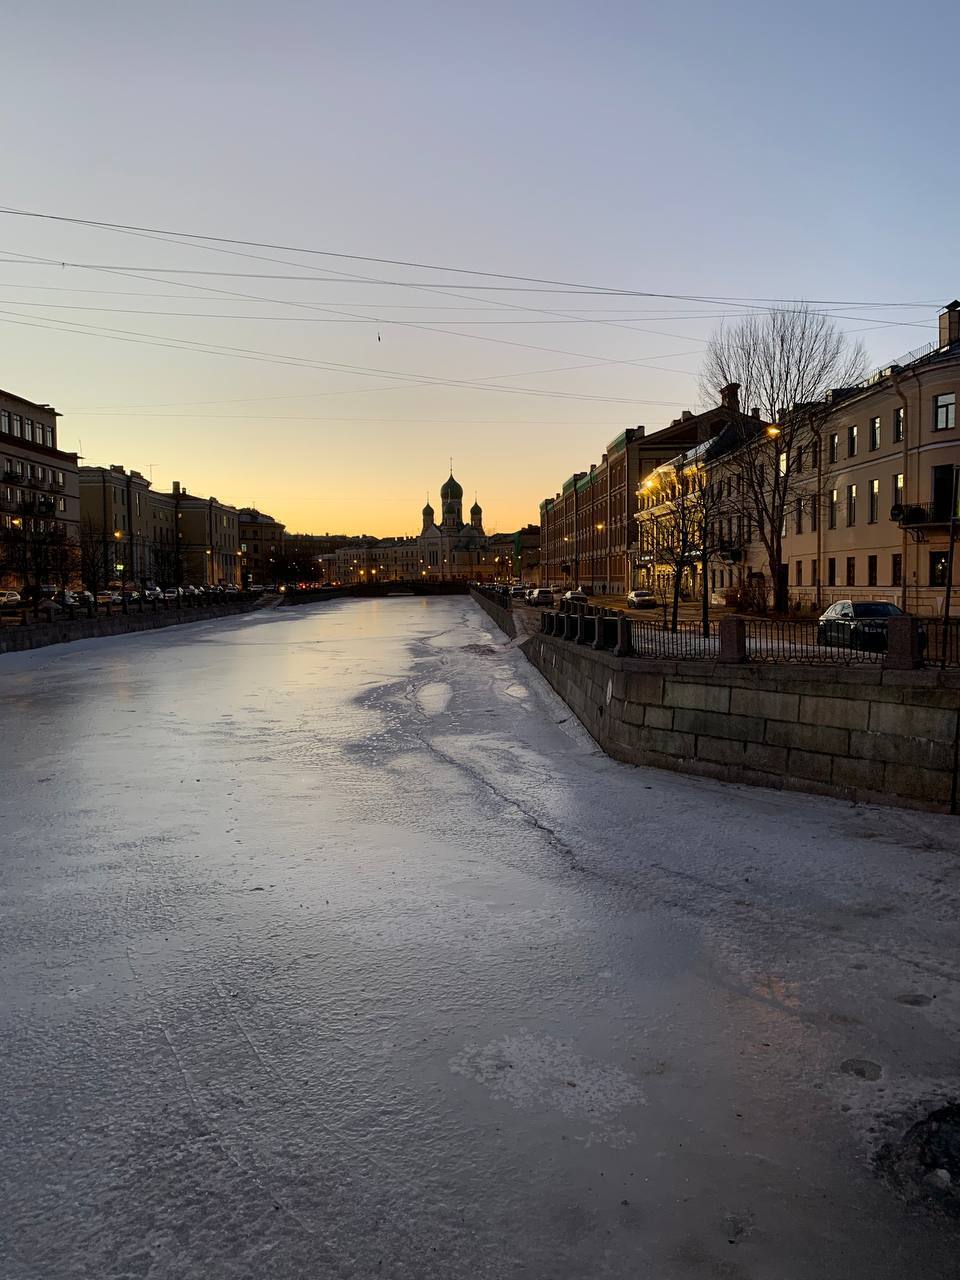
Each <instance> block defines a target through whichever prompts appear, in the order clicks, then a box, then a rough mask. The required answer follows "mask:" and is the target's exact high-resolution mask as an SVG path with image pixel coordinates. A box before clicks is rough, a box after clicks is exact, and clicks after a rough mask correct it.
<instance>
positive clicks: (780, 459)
mask: <svg viewBox="0 0 960 1280" xmlns="http://www.w3.org/2000/svg"><path fill="white" fill-rule="evenodd" d="M777 470H778V471H779V472H780V474H781V475H782V476H785V475H786V474H787V451H786V449H781V450H780V452H779V453H778V454H777Z"/></svg>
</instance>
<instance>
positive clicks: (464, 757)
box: [0, 597, 960, 1280]
mask: <svg viewBox="0 0 960 1280" xmlns="http://www.w3.org/2000/svg"><path fill="white" fill-rule="evenodd" d="M0 677H2V680H0V717H2V723H3V741H4V748H5V750H4V752H3V755H2V758H0V824H2V826H0V829H2V830H3V833H4V846H5V851H4V856H3V858H2V860H0V1037H2V1039H0V1043H2V1045H3V1053H2V1054H0V1132H2V1133H3V1136H4V1143H3V1149H4V1159H3V1161H2V1162H0V1189H2V1194H0V1276H2V1277H3V1280H38V1278H42V1280H61V1277H70V1278H73V1277H80V1278H82V1280H130V1278H131V1277H138V1278H141V1280H201V1278H202V1280H228V1278H229V1280H235V1278H237V1277H244V1278H247V1277H249V1278H250V1280H254V1278H256V1280H280V1278H283V1280H292V1278H299V1277H304V1278H306V1277H309V1278H310V1280H315V1278H317V1280H326V1278H327V1277H346V1278H353V1277H358V1278H359V1277H364V1278H366V1277H371V1276H378V1277H379V1276H383V1277H397V1278H401V1277H403V1278H407V1277H409V1278H411V1280H413V1278H415V1280H467V1278H470V1280H514V1278H520V1277H533V1278H535V1280H594V1278H596V1280H606V1278H616V1280H627V1278H629V1280H637V1278H642V1280H718V1278H719V1280H927V1278H928V1277H929V1278H930V1280H933V1278H934V1277H936V1278H938V1280H940V1278H943V1277H948V1278H955V1277H957V1276H958V1275H960V1248H958V1246H960V1234H958V1224H957V1221H956V1220H954V1219H951V1218H950V1217H949V1215H948V1214H947V1213H946V1212H945V1211H944V1205H945V1204H946V1200H945V1198H944V1193H943V1188H942V1187H941V1188H939V1189H937V1188H931V1189H930V1194H929V1195H927V1194H925V1192H923V1191H922V1189H921V1190H920V1191H919V1192H917V1194H912V1193H911V1199H910V1202H908V1197H907V1195H906V1194H905V1191H906V1190H909V1188H905V1185H904V1184H903V1183H896V1182H895V1181H891V1180H890V1179H889V1178H888V1176H887V1175H886V1174H885V1172H884V1170H889V1169H892V1168H893V1166H892V1164H891V1163H890V1162H889V1161H888V1162H887V1163H886V1164H884V1163H883V1161H882V1160H881V1166H882V1167H878V1163H877V1160H878V1156H881V1155H882V1153H883V1152H884V1150H885V1148H886V1145H887V1144H888V1143H891V1142H894V1143H895V1142H897V1141H898V1140H899V1139H900V1138H901V1137H902V1136H903V1135H904V1134H906V1133H907V1131H908V1130H909V1129H910V1127H911V1126H912V1125H913V1123H914V1122H915V1121H917V1120H919V1119H921V1118H922V1117H923V1116H925V1115H927V1114H928V1113H929V1112H930V1111H932V1110H934V1109H936V1108H940V1107H943V1106H944V1105H945V1104H947V1103H949V1102H950V1101H951V1100H955V1099H956V1098H957V1097H960V1066H958V1058H957V1049H956V1046H957V1033H958V1029H960V981H958V979H960V962H958V956H960V945H958V944H960V924H958V921H960V913H958V906H960V901H958V899H960V857H958V844H960V841H958V837H957V831H958V828H957V826H956V821H955V820H951V819H950V818H947V817H941V816H938V815H928V814H921V813H915V812H901V811H897V810H886V809H885V810H879V809H871V808H869V807H859V808H858V807H853V806H851V805H849V804H844V803H841V802H838V801H831V800H825V799H821V798H816V797H809V796H802V795H793V794H787V793H771V792H766V791H763V790H760V789H755V788H740V787H736V786H724V785H721V784H719V783H712V782H707V781H703V780H700V779H694V778H686V777H683V776H681V775H676V774H667V773H658V772H657V771H655V770H645V769H634V768H630V767H629V766H626V765H621V764H618V763H617V762H615V761H612V760H610V759H608V758H607V757H606V756H604V755H603V754H602V753H601V752H600V751H599V750H598V749H597V748H596V747H595V745H594V744H593V743H592V742H591V741H590V739H589V738H588V737H587V736H586V735H585V733H584V732H583V730H582V729H581V727H580V726H579V725H578V723H577V722H576V720H575V719H574V718H573V717H572V716H571V715H570V712H569V710H568V709H567V708H566V707H565V706H564V705H563V704H562V703H561V702H559V701H558V700H557V699H556V698H555V696H554V695H553V694H552V692H551V691H550V690H549V689H548V688H547V687H546V685H545V683H544V682H543V681H542V680H541V679H540V677H539V676H538V675H537V674H536V673H535V672H534V671H533V670H532V669H531V668H530V666H529V664H527V662H526V660H525V658H524V657H523V655H522V653H521V652H520V651H519V649H518V647H517V643H516V642H515V641H511V642H507V641H506V640H505V638H504V637H503V636H502V635H501V634H500V633H499V632H498V631H497V630H496V628H495V627H494V625H493V623H492V622H491V621H490V620H489V619H488V618H487V617H486V615H484V614H483V613H482V612H481V610H480V609H479V607H478V606H476V605H475V604H474V603H473V602H472V601H470V600H469V599H467V598H465V597H454V598H435V599H422V598H403V597H402V598H387V599H383V600H337V601H332V602H329V603H326V604H318V605H316V606H302V607H301V608H298V609H289V610H286V609H282V610H265V611H262V612H260V613H257V614H253V615H247V616H245V617H241V618H237V619H235V620H234V619H230V620H227V621H220V622H216V623H210V624H207V623H198V624H196V625H195V626H192V627H189V628H172V629H169V630H167V631H163V632H149V633H144V634H140V635H135V636H123V637H115V638H110V639H101V640H96V641H82V642H78V643H75V644H71V645H62V646H57V647H55V648H51V649H45V650H39V651H34V652H31V653H24V654H15V655H7V656H5V657H3V658H0ZM905 1150H906V1151H908V1152H909V1151H912V1150H913V1148H912V1147H910V1146H909V1144H908V1146H907V1147H906V1148H905ZM948 1156H949V1153H948V1154H947V1155H944V1156H943V1157H942V1158H943V1159H945V1160H946V1159H948ZM940 1181H941V1182H942V1179H941V1180H940ZM914 1190H915V1189H914Z"/></svg>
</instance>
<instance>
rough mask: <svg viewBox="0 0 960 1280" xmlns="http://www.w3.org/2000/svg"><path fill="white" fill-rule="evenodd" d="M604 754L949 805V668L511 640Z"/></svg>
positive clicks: (952, 747)
mask: <svg viewBox="0 0 960 1280" xmlns="http://www.w3.org/2000/svg"><path fill="white" fill-rule="evenodd" d="M523 649H524V652H525V653H526V655H527V657H528V658H529V659H530V661H531V662H532V663H533V664H534V666H535V667H536V668H537V669H538V670H539V671H540V672H542V674H543V675H544V676H545V677H546V679H547V680H548V681H549V683H550V684H551V685H552V686H553V688H554V689H555V690H556V691H557V693H559V695H560V696H561V697H562V698H563V700H564V701H565V702H566V703H567V704H568V706H569V707H570V708H571V710H572V711H573V712H574V713H575V714H576V716H577V718H578V719H579V720H580V721H581V723H582V724H583V725H584V726H585V728H586V729H587V730H588V731H589V732H590V734H591V735H592V736H593V737H594V738H595V739H596V740H597V742H598V743H599V744H600V746H602V747H603V749H604V750H605V751H607V752H608V753H609V754H610V755H612V756H615V757H616V759H618V760H626V761H629V762H630V763H631V764H640V765H654V766H656V767H657V768H661V769H678V770H681V771H682V772H684V773H695V774H699V775H701V776H703V777H708V778H720V779H723V780H724V781H728V782H747V783H753V784H755V785H757V786H763V787H777V788H788V789H790V790H795V791H813V792H817V793H820V794H822V795H831V796H838V797H841V798H843V799H847V800H857V801H864V802H869V803H872V804H899V805H907V806H910V807H913V808H922V809H934V810H938V811H941V812H946V811H949V809H950V805H951V794H952V791H953V787H954V774H955V770H956V767H957V740H958V732H960V672H958V671H950V672H940V671H931V670H923V671H889V670H883V669H882V668H879V667H875V666H869V667H868V666H863V667H853V666H851V667H847V666H840V665H838V666H836V667H830V668H825V667H814V666H800V665H796V666H795V665H792V664H783V665H782V666H775V665H767V664H763V665H759V664H758V665H757V666H751V665H749V664H747V665H744V666H725V665H721V664H720V663H716V662H698V661H685V662H670V661H659V660H657V659H649V658H618V657H615V656H614V655H613V654H612V653H607V652H605V651H602V650H593V649H585V648H582V647H581V646H579V645H576V644H571V643H569V642H568V641H564V640H558V639H554V638H553V637H551V636H545V635H535V636H533V637H531V639H530V640H528V641H527V642H526V643H525V644H524V646H523Z"/></svg>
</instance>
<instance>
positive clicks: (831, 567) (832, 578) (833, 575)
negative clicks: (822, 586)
mask: <svg viewBox="0 0 960 1280" xmlns="http://www.w3.org/2000/svg"><path fill="white" fill-rule="evenodd" d="M836 585H837V562H836V560H834V558H833V556H831V557H830V559H829V560H828V561H827V586H828V587H835V586H836Z"/></svg>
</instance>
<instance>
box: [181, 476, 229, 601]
mask: <svg viewBox="0 0 960 1280" xmlns="http://www.w3.org/2000/svg"><path fill="white" fill-rule="evenodd" d="M169 496H170V497H171V498H172V499H173V501H174V505H175V507H176V513H177V532H178V535H179V536H178V547H179V552H180V559H181V562H182V564H183V573H184V579H183V580H184V581H185V582H188V583H190V584H191V585H193V586H198V587H201V586H202V587H207V586H226V585H227V584H228V583H233V584H234V585H235V586H240V585H241V583H240V572H241V568H240V562H241V559H242V552H241V550H240V513H239V512H238V510H237V508H236V507H231V506H228V505H227V504H226V503H223V502H219V501H218V500H217V499H216V498H212V497H211V498H200V497H197V496H196V495H195V494H192V493H188V492H187V490H186V489H184V488H183V486H182V485H181V484H180V483H179V481H177V480H175V481H174V482H173V487H172V491H171V493H170V495H169Z"/></svg>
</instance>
